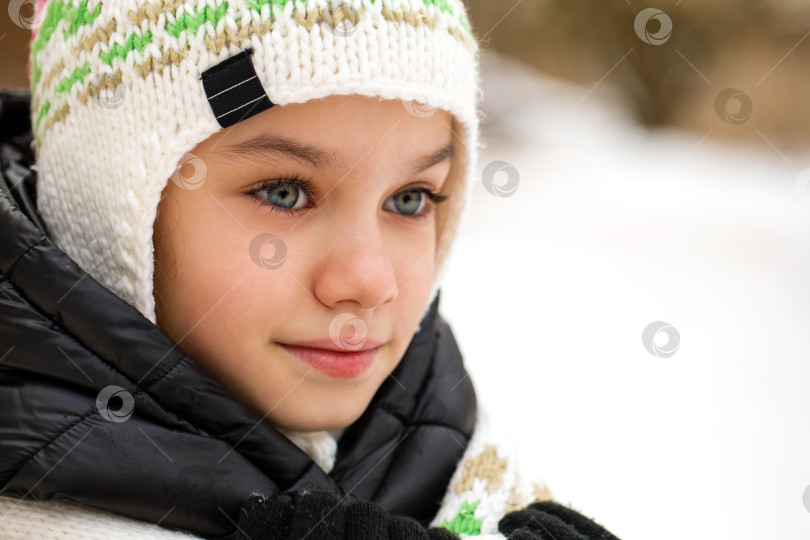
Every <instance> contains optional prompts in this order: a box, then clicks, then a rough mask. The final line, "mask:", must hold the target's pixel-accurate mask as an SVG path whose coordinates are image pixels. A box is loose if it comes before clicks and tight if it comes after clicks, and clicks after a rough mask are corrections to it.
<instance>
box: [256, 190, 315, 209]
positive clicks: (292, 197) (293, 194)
mask: <svg viewBox="0 0 810 540" xmlns="http://www.w3.org/2000/svg"><path fill="white" fill-rule="evenodd" d="M263 191H264V192H265V193H267V202H269V203H271V204H274V205H276V206H279V207H281V208H283V209H284V210H298V209H299V208H303V207H304V206H306V203H307V196H306V193H304V190H302V189H300V188H298V187H297V186H295V185H292V184H279V185H277V186H275V187H272V188H269V189H265V190H263Z"/></svg>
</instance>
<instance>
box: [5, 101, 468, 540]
mask: <svg viewBox="0 0 810 540" xmlns="http://www.w3.org/2000/svg"><path fill="white" fill-rule="evenodd" d="M29 103H30V96H29V94H28V93H27V92H25V91H14V92H11V91H5V92H0V496H4V497H15V498H24V499H34V500H48V499H70V500H75V501H78V502H80V503H84V504H88V505H90V506H94V507H97V508H101V509H104V510H108V511H111V512H114V513H117V514H122V515H125V516H130V517H133V518H137V519H142V520H147V521H151V522H157V521H159V520H161V518H162V521H161V525H163V526H166V527H174V528H180V529H185V530H188V531H190V532H193V533H195V534H198V535H201V536H206V537H216V536H221V535H222V536H224V535H228V534H231V533H233V530H234V522H236V521H237V518H238V514H239V509H240V506H241V505H242V504H243V503H244V502H245V501H246V500H247V499H248V498H249V496H250V495H251V493H254V492H258V493H260V494H263V495H272V494H275V493H278V492H279V491H282V490H294V489H297V488H299V487H301V486H304V485H305V484H314V485H316V486H319V487H320V488H323V489H325V490H328V491H330V492H333V493H336V494H338V495H340V496H341V497H345V498H346V499H349V500H352V499H365V500H371V501H375V502H378V503H380V504H381V505H382V506H383V507H385V508H387V509H388V510H390V511H392V512H395V513H398V514H402V515H406V516H411V517H413V518H416V519H417V520H419V521H421V522H422V523H423V524H425V523H427V522H428V521H429V520H430V519H431V518H432V517H433V515H434V514H435V512H436V511H437V509H438V507H439V503H440V500H441V497H442V496H443V495H444V492H445V489H446V487H447V484H448V482H449V480H450V477H451V475H452V474H453V472H454V469H455V467H456V464H457V462H458V460H459V459H460V458H461V456H462V454H463V448H462V446H461V445H460V444H459V443H464V444H466V442H468V441H469V438H470V436H471V435H472V432H473V429H474V425H475V418H476V399H475V393H474V390H473V387H472V384H471V383H470V380H469V378H468V377H466V376H465V375H466V374H465V371H464V366H463V362H462V358H461V355H460V353H459V350H458V347H457V345H456V342H455V340H454V338H453V334H452V332H451V330H450V328H449V326H448V325H447V324H446V323H445V322H444V321H443V320H442V318H441V316H439V315H438V311H437V310H438V301H439V299H438V296H437V298H436V300H435V301H434V302H433V304H432V305H431V308H430V310H429V312H428V314H427V315H426V316H425V320H423V321H422V324H421V330H420V331H419V332H418V333H417V334H416V335H415V336H414V338H413V340H412V342H411V344H410V346H409V347H408V349H407V351H406V353H405V355H404V357H403V359H402V361H401V363H400V364H399V366H398V367H397V369H396V371H395V372H394V378H389V379H388V380H386V382H385V383H384V384H383V385H382V386H381V387H380V389H379V391H378V392H377V394H376V395H375V396H374V398H373V400H372V402H371V404H370V405H369V407H368V409H367V410H366V411H365V412H364V414H363V415H362V416H361V417H360V419H359V420H358V421H357V422H355V423H354V424H352V425H351V426H349V428H348V429H347V430H346V431H345V433H344V434H343V436H342V438H341V440H340V444H339V446H338V453H337V458H336V462H335V466H334V469H333V470H332V471H331V472H330V473H329V474H326V473H325V472H324V471H323V470H322V469H320V467H318V466H317V465H316V464H315V463H314V462H313V461H312V460H311V459H310V458H309V456H307V455H306V454H305V453H304V452H303V451H302V450H300V449H299V448H298V447H297V446H295V445H294V444H293V443H292V442H290V441H289V440H288V439H287V438H286V437H285V436H284V435H283V434H281V433H280V432H279V431H277V430H276V429H275V428H274V427H273V426H272V425H271V424H270V423H269V422H268V421H266V420H263V419H262V418H261V417H260V416H259V415H258V414H257V413H255V412H253V411H252V410H250V409H249V408H248V407H246V406H245V405H243V404H241V403H240V402H239V401H237V400H236V399H235V398H234V397H233V396H232V395H231V394H230V393H229V392H228V391H227V389H226V388H225V387H224V386H222V385H221V384H220V383H219V382H217V381H216V380H215V379H214V378H213V377H212V376H210V375H209V374H208V373H207V372H206V371H205V370H203V369H202V368H201V367H200V366H198V365H197V364H196V363H195V362H194V360H193V359H191V358H190V357H189V356H188V355H186V354H185V353H184V352H183V351H182V349H181V348H180V347H178V346H177V344H176V343H174V342H173V341H172V340H171V339H170V338H169V337H168V336H167V335H165V334H164V333H163V332H162V331H161V330H160V329H159V328H158V327H156V326H155V325H153V324H152V323H151V322H150V321H149V320H147V319H146V318H144V317H143V316H142V315H141V314H140V313H139V312H138V311H137V310H136V309H135V308H134V307H132V306H130V305H129V304H128V303H126V302H125V301H124V300H122V299H121V298H119V297H118V296H116V295H115V294H114V293H112V292H111V291H109V290H108V289H106V288H105V287H103V286H102V285H100V284H99V283H98V282H96V281H95V280H94V279H93V278H92V277H90V276H89V275H87V274H86V273H85V272H84V271H83V270H82V269H81V268H80V267H79V266H78V265H77V264H76V263H75V262H74V261H72V260H71V259H70V258H69V257H68V256H67V255H66V254H65V253H63V252H62V251H61V250H60V249H59V248H58V247H56V245H54V243H53V242H52V241H51V240H50V238H49V235H48V232H47V230H46V228H45V226H44V224H43V223H42V220H41V219H40V218H39V216H38V214H37V209H36V174H35V171H33V170H31V168H30V167H31V166H32V162H33V155H32V152H31V148H30V140H31V132H30V121H29ZM394 381H397V382H394ZM115 387H120V389H121V390H119V389H117V388H115ZM115 392H117V393H115ZM111 394H114V395H116V396H118V398H114V399H110V397H109V396H110V395H111ZM129 396H131V398H132V402H131V403H128V401H127V400H128V399H129ZM116 399H117V400H118V401H116ZM128 405H129V406H131V407H130V408H131V410H132V414H131V416H129V417H127V418H125V419H124V418H116V417H115V414H114V413H115V412H116V411H119V410H123V409H124V408H126V407H127V406H128ZM111 413H112V414H111ZM122 420H123V421H122ZM451 439H452V440H451ZM171 508H174V510H172V511H171V512H169V513H168V514H167V511H168V510H169V509H171ZM220 509H221V510H220Z"/></svg>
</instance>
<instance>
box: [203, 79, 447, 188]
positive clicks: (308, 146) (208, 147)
mask: <svg viewBox="0 0 810 540" xmlns="http://www.w3.org/2000/svg"><path fill="white" fill-rule="evenodd" d="M200 149H201V150H202V151H209V152H212V153H214V154H215V155H217V156H218V157H222V158H224V159H228V160H232V161H237V162H238V161H247V162H257V161H262V162H264V161H277V160H280V159H288V158H289V159H294V160H296V161H298V162H300V163H301V164H303V165H307V166H312V167H315V168H318V169H333V170H340V169H342V168H345V167H346V166H347V164H357V162H358V161H361V160H362V161H364V162H371V161H375V160H388V161H391V160H393V161H396V162H398V163H399V164H404V163H406V162H407V163H408V166H411V167H413V168H414V171H413V172H414V173H416V172H419V171H420V170H424V169H426V168H429V167H430V166H432V165H434V164H436V163H440V162H442V161H444V160H445V159H448V158H452V157H453V154H454V145H453V137H452V117H451V115H450V114H449V113H447V112H446V111H443V110H440V109H432V110H431V109H425V108H424V107H422V106H421V105H420V104H416V103H414V102H402V101H399V100H380V99H378V98H369V97H365V96H356V95H349V96H328V97H326V98H323V99H318V100H310V101H307V102H304V103H295V104H290V105H284V106H278V105H277V106H274V107H272V108H271V109H269V110H267V111H264V112H262V113H260V114H258V115H255V116H253V117H251V118H249V119H247V120H245V121H243V122H240V123H238V124H236V125H234V126H231V127H229V128H226V129H224V130H222V131H220V132H218V133H216V134H215V135H214V136H212V137H211V138H210V139H209V140H207V141H204V142H203V143H201V145H200Z"/></svg>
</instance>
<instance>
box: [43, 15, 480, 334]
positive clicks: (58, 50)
mask: <svg viewBox="0 0 810 540" xmlns="http://www.w3.org/2000/svg"><path fill="white" fill-rule="evenodd" d="M35 17H36V19H35V20H36V23H37V24H38V28H37V29H35V30H34V34H33V36H32V42H31V43H32V44H31V63H30V65H29V69H30V81H31V88H32V103H31V122H32V126H33V130H34V141H33V146H34V150H35V152H36V166H35V167H36V170H37V173H38V184H37V205H38V208H39V211H40V213H41V215H42V218H43V220H44V222H45V224H46V227H47V228H48V232H50V234H51V236H52V239H53V241H54V242H55V243H56V245H57V246H59V247H60V248H61V249H62V250H63V251H65V252H66V253H67V254H68V255H69V256H70V257H71V258H73V259H74V260H75V261H76V262H77V263H78V264H79V265H80V266H81V267H82V268H83V269H84V270H85V271H86V272H87V273H89V274H90V275H91V276H93V277H94V278H95V279H96V280H98V281H99V282H100V283H101V284H103V285H104V286H106V287H107V288H109V289H110V290H112V291H113V292H115V293H116V294H117V295H118V296H120V297H121V298H123V299H124V300H126V301H127V302H129V303H130V304H131V305H133V306H134V307H135V308H136V309H137V310H138V311H140V312H141V313H142V314H143V315H144V316H145V317H146V318H148V319H149V320H150V321H152V322H153V323H155V322H156V318H155V299H154V296H153V291H152V286H153V273H154V260H153V251H154V248H153V244H152V235H153V226H154V221H155V217H156V213H157V206H158V203H159V201H160V195H161V192H162V190H163V188H164V187H165V186H166V182H167V180H168V179H169V178H170V177H171V176H172V174H173V173H174V172H175V171H176V170H177V169H178V166H179V165H180V164H181V160H182V159H183V157H184V156H185V155H186V154H187V152H189V151H190V150H192V149H193V148H194V147H195V146H196V145H197V144H198V143H200V142H201V141H203V140H205V139H207V138H208V137H209V136H211V135H212V134H214V133H215V132H217V131H219V130H220V129H222V128H223V126H226V125H230V124H231V123H235V122H236V121H238V120H239V118H237V116H240V117H241V111H242V110H244V111H251V110H252V111H253V113H252V114H255V113H256V112H260V111H261V110H264V109H266V108H268V107H269V106H270V105H271V104H275V105H284V104H288V103H299V102H304V101H307V100H310V99H316V98H320V97H324V96H327V95H331V94H360V95H366V96H377V97H381V98H383V99H399V100H403V101H414V102H417V103H420V104H424V105H425V106H427V107H428V108H439V109H443V110H446V111H448V112H449V113H450V114H452V115H453V118H454V130H455V131H456V133H457V134H458V135H459V137H460V138H461V140H462V141H463V145H464V148H463V149H461V150H462V151H461V152H457V158H456V159H457V161H456V162H454V164H453V166H452V170H453V171H454V172H451V176H455V178H450V179H449V180H448V181H452V182H453V184H452V186H454V187H452V188H451V191H450V194H451V201H452V202H448V204H449V205H450V206H449V207H448V208H447V211H448V217H447V220H446V223H445V229H444V231H442V232H440V241H439V243H438V246H437V253H436V257H437V259H436V260H437V270H436V276H435V278H434V283H433V289H432V292H431V295H430V301H429V302H428V306H429V304H430V302H432V301H433V299H434V298H435V295H436V292H437V291H438V288H439V286H440V285H441V281H442V279H443V276H444V274H445V270H446V267H447V265H446V264H445V261H446V259H447V255H448V253H449V248H450V246H451V244H452V243H453V239H454V238H455V236H456V231H457V230H458V228H459V227H460V226H461V224H462V223H463V222H464V220H465V219H466V215H467V211H468V207H469V200H470V195H471V192H472V191H471V185H472V181H471V175H472V173H473V168H474V166H475V162H476V159H477V152H478V144H479V143H478V123H479V116H478V115H479V112H478V102H479V100H480V93H481V91H480V82H479V73H478V44H477V41H476V39H475V36H474V34H473V32H472V30H471V28H470V24H469V20H468V18H467V14H466V12H465V8H464V5H463V4H462V0H351V1H350V0H345V1H344V0H332V1H330V0H227V1H225V0H188V1H187V2H175V1H174V0H152V1H148V0H147V1H137V0H104V1H103V2H102V0H37V14H36V16H35ZM229 59H230V62H225V61H226V60H229ZM209 68H213V69H210V70H209ZM207 70H209V71H207ZM206 71H207V73H206V76H207V78H206V77H203V72H206ZM215 72H218V73H219V75H220V76H221V77H220V78H217V77H214V76H213V75H214V74H216V73H215ZM223 73H224V75H223ZM245 74H248V75H251V76H252V75H254V74H255V76H256V77H252V80H251V81H248V80H247V79H248V78H249V77H246V76H245ZM228 77H231V78H233V77H236V78H237V79H238V80H236V82H240V83H242V82H244V84H240V85H238V86H239V87H238V88H237V90H234V91H231V92H230V93H228V91H229V88H228V87H233V86H235V85H236V82H234V83H231V84H228V85H224V83H225V82H227V81H228V80H229V79H228ZM240 77H241V78H240ZM257 82H258V83H260V86H258V85H257V84H256V83H257ZM257 89H258V92H259V93H258V94H257V93H256V92H257ZM230 90H233V89H232V88H231V89H230ZM265 96H266V97H265ZM268 100H269V101H268ZM262 107H263V108H262ZM237 108H238V109H239V110H238V111H232V109H237ZM428 110H429V109H428ZM229 111H231V112H230V114H228V112H229ZM418 113H419V111H418V110H417V111H416V114H418ZM425 309H427V307H426V308H425Z"/></svg>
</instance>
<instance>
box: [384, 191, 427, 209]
mask: <svg viewBox="0 0 810 540" xmlns="http://www.w3.org/2000/svg"><path fill="white" fill-rule="evenodd" d="M389 201H393V205H390V204H388V203H389ZM426 203H427V194H426V193H425V192H424V191H422V190H419V189H409V190H408V191H400V192H399V193H397V194H396V195H393V196H392V197H391V198H389V199H388V200H386V201H385V203H383V208H385V209H386V210H393V211H395V212H397V211H398V212H399V213H401V214H405V215H406V216H412V215H414V214H419V212H420V211H421V210H422V208H424V207H425V204H426Z"/></svg>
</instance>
